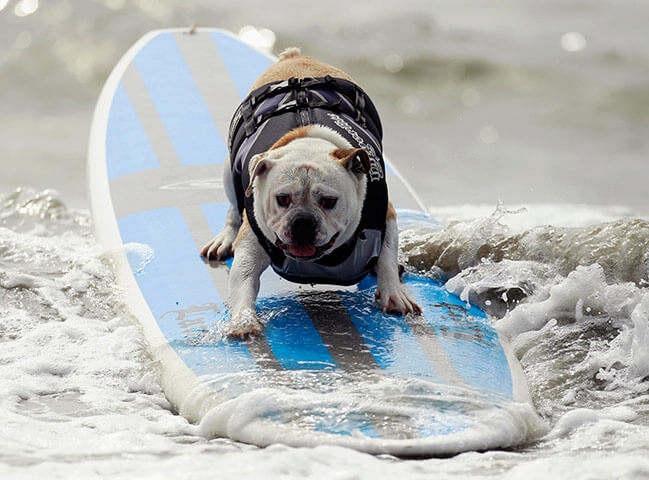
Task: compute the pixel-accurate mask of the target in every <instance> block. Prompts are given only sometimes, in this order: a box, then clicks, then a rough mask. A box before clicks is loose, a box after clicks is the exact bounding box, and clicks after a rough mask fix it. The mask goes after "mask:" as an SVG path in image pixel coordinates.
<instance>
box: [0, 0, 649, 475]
mask: <svg viewBox="0 0 649 480" xmlns="http://www.w3.org/2000/svg"><path fill="white" fill-rule="evenodd" d="M196 21H198V22H199V23H200V24H201V25H205V26H221V27H225V28H229V29H231V30H234V31H236V32H238V31H240V30H241V29H242V27H244V26H246V25H248V24H251V25H254V26H256V27H257V28H258V30H257V33H258V34H259V35H258V36H259V37H260V38H261V40H264V41H265V42H266V45H267V47H268V48H271V49H273V51H275V52H276V53H277V52H278V51H281V49H282V48H284V47H286V46H290V45H300V46H301V47H302V49H303V50H304V51H305V52H306V53H309V54H313V55H314V56H317V57H319V58H323V59H325V60H327V61H329V62H330V63H334V64H336V65H339V66H341V67H342V68H344V69H345V70H347V71H349V72H350V73H351V74H352V75H353V76H354V77H355V78H357V79H358V80H359V81H360V82H361V83H362V84H363V85H365V86H366V89H367V90H368V92H369V93H370V94H371V95H372V97H373V98H374V99H375V101H376V103H377V104H378V106H379V109H380V111H381V113H382V117H383V120H384V128H385V131H386V139H385V145H386V149H387V151H388V153H389V155H390V158H391V159H392V160H393V161H394V162H395V163H396V164H397V165H398V166H399V167H400V169H401V170H402V171H403V173H404V175H405V176H406V178H407V179H408V180H409V181H410V182H411V183H412V185H413V186H414V188H415V189H416V190H417V191H418V192H419V193H420V195H421V197H422V198H423V200H424V201H425V203H426V204H427V205H429V206H430V210H431V212H432V213H433V215H434V216H435V217H436V218H437V219H438V220H440V223H441V226H440V228H438V229H430V230H416V229H413V230H405V231H402V232H401V247H402V258H403V261H404V262H405V263H407V264H408V265H409V267H411V268H413V269H417V270H419V271H422V272H425V273H427V274H429V275H433V276H435V277H436V278H438V279H440V280H442V281H445V282H447V284H446V285H447V288H448V289H449V290H451V291H453V292H455V293H457V294H458V295H460V296H461V297H462V298H464V299H466V300H468V301H471V302H472V303H475V304H477V305H479V306H481V307H482V308H484V310H485V311H486V312H487V313H488V314H489V316H490V318H491V320H492V321H493V322H494V325H495V326H496V327H497V328H498V329H499V330H500V331H501V332H503V333H504V334H505V335H507V336H508V337H509V338H510V340H511V342H512V345H513V347H514V350H515V352H516V355H517V356H518V358H519V359H520V361H521V364H522V367H523V370H524V372H525V375H526V377H527V379H528V383H529V387H530V393H531V394H532V398H533V401H534V404H535V406H536V408H537V410H538V412H539V414H540V415H541V416H542V417H543V418H544V419H545V420H546V422H547V423H548V425H549V427H550V429H549V432H548V433H547V434H546V435H544V436H543V437H541V438H539V439H536V440H534V441H531V442H529V443H528V444H526V445H522V446H520V447H518V448H516V449H513V450H508V451H490V452H484V453H475V452H470V453H465V454H461V455H457V456H455V457H452V458H446V459H424V460H399V459H395V458H391V457H385V456H384V457H375V456H370V455H365V454H361V453H358V452H355V451H353V450H348V449H344V448H337V447H326V446H323V447H318V448H309V449H306V448H302V449H296V448H289V447H284V446H279V445H278V446H273V447H270V448H266V449H259V448H256V447H253V446H249V445H243V444H240V443H236V442H232V441H229V440H227V439H211V438H205V437H203V436H201V435H200V430H199V428H198V427H197V426H195V425H192V424H189V423H188V422H187V421H186V420H184V419H183V418H182V417H180V416H178V415H175V414H174V413H173V412H172V411H171V408H170V405H169V403H168V402H167V400H166V399H165V397H164V394H163V392H162V391H161V389H160V385H159V381H158V371H157V366H156V365H155V363H154V362H153V361H152V360H151V358H150V356H149V354H148V351H147V347H146V344H145V342H144V338H143V334H142V332H141V330H140V328H139V326H138V324H137V321H136V320H135V319H134V318H133V317H132V315H131V314H130V313H129V311H128V309H127V308H126V307H125V306H124V303H123V300H122V298H123V295H122V292H121V291H120V289H119V287H117V286H116V285H115V280H114V274H113V270H112V265H111V260H110V258H111V257H110V252H107V251H105V249H103V248H102V247H101V246H100V245H98V243H97V241H96V240H95V237H94V234H93V227H92V219H91V218H90V216H89V213H88V208H87V202H86V200H85V150H86V143H87V137H88V131H89V126H90V118H91V114H92V109H93V107H94V102H95V100H96V97H97V95H98V93H99V90H100V88H101V85H102V84H103V82H104V80H105V78H106V76H107V74H108V73H109V72H110V69H111V68H112V66H113V65H114V64H115V63H116V62H117V60H118V59H119V57H120V56H121V54H122V53H123V52H124V51H125V50H126V49H127V48H128V47H129V46H130V45H131V44H132V43H133V42H134V41H135V40H137V39H138V38H139V37H140V36H141V35H142V34H143V33H145V32H146V31H148V30H150V29H152V28H157V27H161V26H172V25H173V26H177V25H189V24H191V23H194V22H196ZM648 23H649V5H648V4H646V3H644V2H634V1H613V0H609V1H575V0H571V1H564V2H559V1H554V0H548V1H545V2H533V1H532V0H523V1H520V0H519V1H502V2H497V3H493V2H491V3H489V2H478V1H467V0H463V1H451V0H448V1H438V2H425V1H413V0H407V1H402V2H394V3H393V4H389V5H381V6H378V5H377V4H375V3H370V2H355V3H350V2H340V1H334V2H327V3H326V4H325V3H324V2H323V4H322V5H316V4H304V3H301V2H279V3H277V4H274V5H273V6H272V8H271V7H270V6H269V5H268V4H267V3H266V2H252V1H240V2H236V4H235V3H234V2H222V3H221V2H219V3H216V2H208V1H206V0H191V1H188V2H183V3H182V5H181V4H180V3H174V2H171V1H163V0H138V1H134V2H129V1H125V0H105V1H103V2H100V1H81V0H79V1H69V0H60V1H48V2H46V1H44V0H43V1H42V2H40V3H39V2H38V1H37V0H19V1H17V0H0V166H1V167H2V169H1V170H0V171H1V172H2V173H0V305H1V306H2V308H0V425H1V426H2V427H1V428H0V477H2V478H11V479H14V478H15V479H20V478H115V479H118V478H124V479H132V478H146V479H155V478H192V479H202V478H215V477H216V478H231V477H236V478H277V479H279V478H314V479H315V478H327V479H331V478H341V479H343V478H344V479H352V478H377V479H383V478H385V479H388V478H395V477H397V476H399V477H404V478H422V479H423V478H432V477H434V478H441V479H446V478H451V479H465V478H505V479H510V478H511V479H518V478H525V479H526V480H527V479H536V478H539V479H563V478H570V479H579V480H582V479H600V478H601V479H610V478H624V479H636V478H638V479H641V478H649V457H648V456H647V452H648V451H649V394H648V392H649V290H648V287H649V205H648V204H647V200H646V190H647V188H646V184H647V179H648V178H649V162H646V159H647V157H648V153H649V136H648V135H647V132H648V131H649V128H648V127H649V44H648V43H647V34H646V25H647V24H648ZM263 29H267V30H263ZM248 31H249V32H250V30H248Z"/></svg>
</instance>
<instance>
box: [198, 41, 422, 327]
mask: <svg viewBox="0 0 649 480" xmlns="http://www.w3.org/2000/svg"><path fill="white" fill-rule="evenodd" d="M382 136H383V132H382V128H381V122H380V119H379V116H378V113H377V111H376V108H375V107H374V104H373V103H372V101H371V100H370V99H369V97H368V96H367V95H366V94H365V92H363V90H362V89H361V88H360V87H359V86H358V85H357V84H356V83H355V82H354V81H353V79H352V78H351V77H350V76H349V75H347V74H346V73H345V72H343V71H341V70H339V69H337V68H335V67H332V66H330V65H327V64H325V63H322V62H319V61H317V60H314V59H312V58H310V57H306V56H303V55H301V53H300V51H299V49H297V48H290V49H288V50H286V51H285V52H284V53H282V54H281V55H280V58H279V61H278V62H277V63H276V64H274V65H273V66H271V67H270V68H269V69H268V70H266V71H265V72H264V73H263V74H262V75H261V77H259V79H258V80H257V81H256V82H255V83H254V84H253V86H252V88H251V90H250V93H249V95H248V96H247V97H246V99H245V100H244V101H243V102H242V104H241V105H240V106H239V108H238V109H237V111H236V113H235V115H234V117H233V119H232V122H231V125H230V132H229V140H228V143H229V145H228V148H229V153H230V155H229V166H226V167H225V168H224V173H223V185H224V188H225V190H226V193H227V196H228V199H229V200H230V203H231V204H232V205H231V207H230V209H229V211H228V213H227V215H226V221H225V226H224V228H223V231H222V232H221V233H219V234H218V235H217V236H216V237H214V238H213V239H212V240H211V241H210V242H209V243H208V244H207V245H205V247H204V248H203V249H202V251H201V256H202V258H203V259H204V261H205V262H214V261H222V260H225V259H226V258H228V257H230V256H231V255H233V254H234V260H233V262H232V268H231V270H230V277H229V288H230V301H229V308H230V315H231V321H230V322H229V324H228V325H227V330H226V331H227V333H228V335H229V336H231V337H241V338H243V337H246V336H248V335H254V334H257V333H259V332H260V331H261V330H262V328H263V326H262V323H261V322H260V320H259V318H258V316H257V313H256V311H255V300H256V298H257V294H258V292H259V285H260V280H259V277H260V275H261V274H262V272H263V271H264V270H265V269H266V268H267V267H268V266H269V265H270V266H272V268H273V269H274V270H275V271H276V272H277V273H278V274H279V275H281V276H282V277H284V278H286V279H288V280H290V281H293V282H300V283H329V284H341V285H353V284H355V283H357V282H358V281H360V280H361V279H362V278H363V277H364V276H365V275H367V274H368V273H370V272H372V271H375V272H376V277H377V291H376V299H377V300H378V301H379V302H380V307H381V310H383V311H384V312H388V313H394V314H398V315H405V314H406V313H409V312H410V313H421V309H420V308H419V306H418V305H417V304H416V303H415V301H414V300H413V299H412V296H411V294H410V292H409V291H408V288H407V287H406V286H405V284H403V283H401V281H400V278H399V265H398V262H397V250H398V245H399V241H398V231H397V223H396V213H395V211H394V208H393V207H392V205H391V204H390V203H389V201H388V192H387V185H386V182H385V165H384V161H383V157H382V146H381V141H382Z"/></svg>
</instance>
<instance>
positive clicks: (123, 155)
mask: <svg viewBox="0 0 649 480" xmlns="http://www.w3.org/2000/svg"><path fill="white" fill-rule="evenodd" d="M159 167H160V164H159V163H158V159H157V158H156V155H155V153H154V152H153V148H152V147H151V143H150V142H149V139H148V137H147V136H146V133H145V132H144V129H143V128H142V124H141V123H140V120H139V118H138V117H137V113H135V110H134V109H133V104H132V103H131V101H130V100H129V98H128V95H127V94H126V90H125V89H124V86H123V85H122V84H121V83H120V84H119V85H118V86H117V89H116V90H115V96H114V97H113V102H112V104H111V106H110V113H109V115H108V125H107V127H106V169H107V171H108V180H113V179H115V178H117V177H121V176H122V175H128V174H129V173H134V172H139V171H140V170H148V169H152V168H159Z"/></svg>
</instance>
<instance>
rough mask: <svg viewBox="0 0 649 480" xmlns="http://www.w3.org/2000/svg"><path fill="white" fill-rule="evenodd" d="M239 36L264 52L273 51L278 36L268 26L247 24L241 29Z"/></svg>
mask: <svg viewBox="0 0 649 480" xmlns="http://www.w3.org/2000/svg"><path fill="white" fill-rule="evenodd" d="M239 38H240V39H241V40H242V41H243V42H245V43H247V44H248V45H250V46H251V47H254V48H257V49H259V50H262V51H264V52H268V53H270V52H272V51H273V47H274V46H275V41H276V40H277V36H276V35H275V32H273V31H272V30H269V29H268V28H256V27H253V26H252V25H246V26H245V27H243V28H242V29H241V30H239Z"/></svg>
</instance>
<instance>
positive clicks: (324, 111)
mask: <svg viewBox="0 0 649 480" xmlns="http://www.w3.org/2000/svg"><path fill="white" fill-rule="evenodd" d="M312 124H319V125H325V126H327V127H329V128H331V129H333V130H334V131H336V132H337V133H339V134H340V135H341V136H342V137H343V138H345V139H346V140H347V141H348V142H349V143H350V144H351V145H352V147H354V148H363V149H365V151H366V152H367V153H368V155H369V157H370V162H371V168H370V170H369V172H368V173H367V180H368V181H367V194H366V196H365V201H364V203H363V210H362V215H361V220H360V223H359V226H358V229H357V230H356V234H355V235H353V236H352V238H351V239H350V240H349V241H348V242H347V243H345V244H344V245H342V246H340V247H338V248H336V249H335V250H334V251H333V252H331V253H329V254H327V255H325V256H323V257H321V258H319V259H317V260H314V261H300V260H296V259H293V258H292V257H289V256H286V255H285V254H284V251H283V250H282V249H281V248H279V247H277V246H276V245H275V244H274V243H273V242H272V241H270V240H269V239H268V238H266V237H265V236H264V234H263V233H262V232H261V230H260V228H259V225H258V224H257V220H256V219H255V215H254V208H253V205H254V199H253V196H252V195H251V196H250V197H246V196H245V194H244V192H245V191H246V189H247V188H248V184H249V182H250V175H249V170H248V165H249V163H250V159H251V158H252V157H253V156H255V155H256V154H258V153H262V152H265V151H267V150H268V149H269V148H270V147H271V146H272V145H273V144H274V143H275V142H276V141H277V140H278V139H279V138H280V137H282V136H284V135H285V134H286V133H287V132H289V131H290V130H293V129H294V128H297V127H302V126H306V125H312ZM382 139H383V131H382V127H381V121H380V119H379V115H378V113H377V111H376V108H375V107H374V104H373V103H372V101H371V100H370V98H369V97H368V96H367V95H366V94H365V92H363V90H362V89H361V88H360V87H359V86H358V85H356V84H354V83H353V82H350V81H347V80H344V79H341V78H333V77H330V76H327V77H322V78H305V79H296V78H291V79H289V80H285V81H281V82H273V83H269V84H267V85H264V86H262V87H260V88H258V89H256V90H254V91H253V92H251V93H250V94H249V95H248V96H247V97H246V98H245V99H244V101H243V102H242V103H241V105H240V106H239V108H238V109H237V111H236V112H235V114H234V117H233V119H232V122H231V124H230V132H229V140H228V147H229V150H230V165H231V168H232V177H233V180H234V188H235V192H236V195H237V207H238V209H239V212H240V213H243V210H244V209H245V210H246V215H247V217H248V221H249V222H250V226H251V228H252V230H253V231H254V232H255V234H256V235H257V238H258V239H259V243H260V244H261V245H262V246H263V248H264V250H265V251H266V253H268V255H269V256H270V259H271V266H272V267H273V269H274V270H275V271H276V272H277V273H278V274H279V275H281V276H282V277H284V278H286V279H288V280H291V281H293V282H298V283H333V284H338V285H353V284H355V283H357V282H359V281H360V280H361V279H362V278H363V277H365V275H367V274H368V273H369V272H370V271H372V269H373V267H374V265H375V264H376V261H377V259H378V256H379V253H380V251H381V243H382V242H383V237H384V235H385V216H386V213H387V206H388V193H387V184H386V182H385V164H384V162H383V149H382V145H381V141H382Z"/></svg>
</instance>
